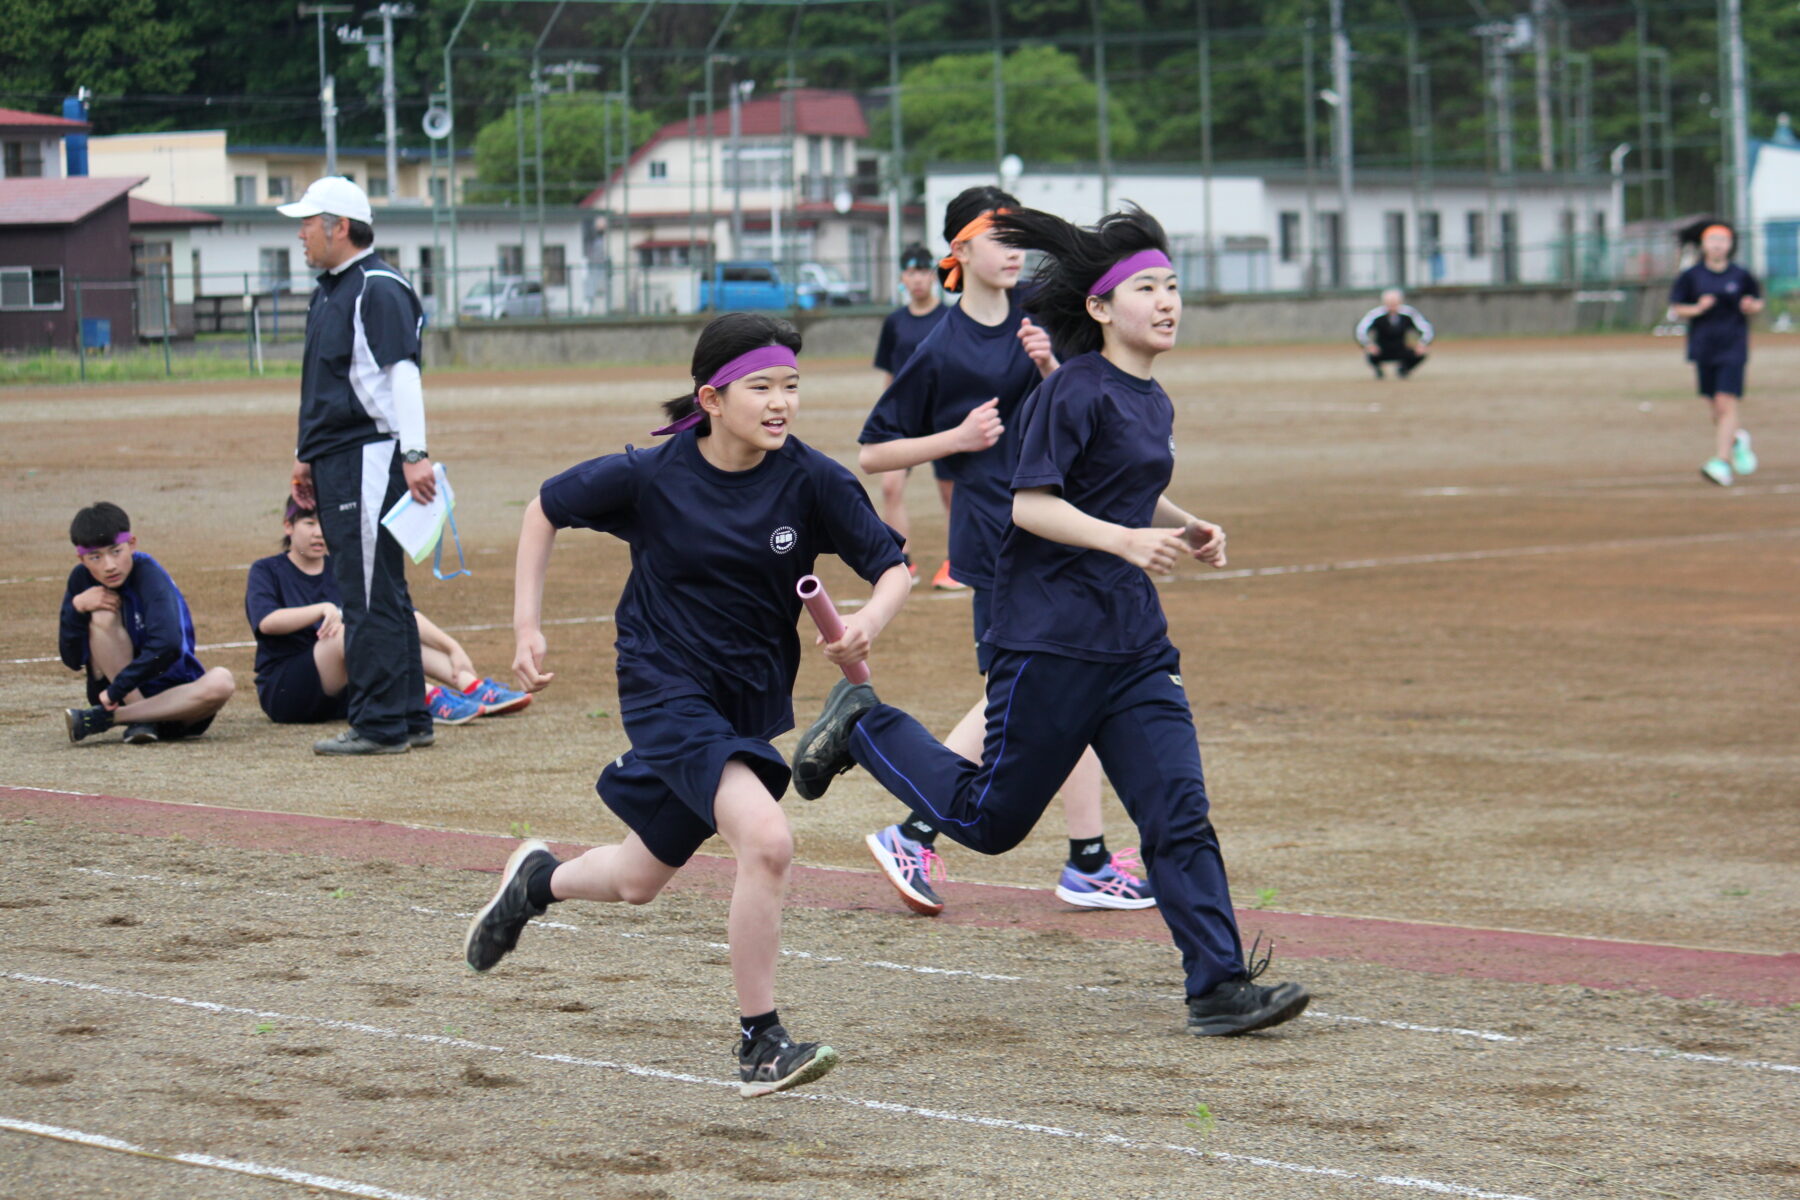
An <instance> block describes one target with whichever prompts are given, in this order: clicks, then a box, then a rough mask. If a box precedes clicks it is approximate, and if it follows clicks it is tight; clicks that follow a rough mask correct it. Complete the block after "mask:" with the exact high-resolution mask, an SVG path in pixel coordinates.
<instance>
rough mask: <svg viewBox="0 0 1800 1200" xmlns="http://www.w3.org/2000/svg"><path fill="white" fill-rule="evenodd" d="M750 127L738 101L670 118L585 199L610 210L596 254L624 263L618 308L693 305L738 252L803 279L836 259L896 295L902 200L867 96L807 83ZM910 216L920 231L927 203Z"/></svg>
mask: <svg viewBox="0 0 1800 1200" xmlns="http://www.w3.org/2000/svg"><path fill="white" fill-rule="evenodd" d="M737 129H738V132H737V135H736V137H735V138H734V137H733V134H732V113H731V110H730V108H729V107H721V108H719V109H718V110H716V111H714V112H713V114H712V117H711V121H710V124H709V122H708V119H707V115H706V114H705V113H704V112H696V113H695V115H694V117H693V119H692V120H691V121H689V120H685V119H684V120H680V121H671V122H670V123H669V124H667V125H664V126H663V127H662V128H661V129H659V130H657V132H656V134H655V135H654V136H652V137H651V138H650V140H649V141H647V142H645V143H644V144H643V145H642V146H640V147H638V149H637V150H636V151H635V152H634V153H633V154H632V155H631V158H630V160H629V162H628V163H627V164H626V165H625V166H624V167H622V168H620V169H619V170H617V171H615V172H614V173H613V175H612V176H611V178H609V179H607V180H606V181H605V182H604V183H602V184H601V185H600V186H599V187H597V188H595V189H594V191H593V193H592V194H590V195H589V196H588V197H587V198H586V199H585V200H583V201H582V205H583V206H584V207H586V208H588V209H591V210H594V211H595V212H597V213H598V214H599V216H598V217H597V219H596V223H595V224H596V229H597V230H598V231H599V236H600V244H599V247H597V250H596V254H597V257H599V258H602V259H604V261H606V262H608V263H609V264H610V265H611V270H612V275H613V278H612V280H611V281H610V282H611V287H610V289H609V292H610V295H611V296H612V300H613V307H614V308H615V309H621V308H630V309H632V310H635V311H638V312H690V311H692V310H693V309H694V308H695V306H696V294H695V293H696V288H695V285H696V281H697V278H698V277H699V276H700V275H702V274H704V273H705V272H706V270H707V269H708V266H709V264H711V263H714V262H722V261H725V260H728V259H772V260H774V261H775V262H777V263H780V264H782V265H783V267H784V268H785V269H786V272H787V274H788V275H790V276H792V275H794V274H795V273H796V272H797V269H798V266H799V264H801V263H806V262H816V263H820V264H824V265H825V266H826V267H828V268H830V269H832V270H834V271H835V272H837V273H838V274H841V275H842V276H843V277H845V278H846V279H848V280H850V281H852V282H853V283H854V284H855V285H857V290H858V294H859V295H860V296H862V297H865V298H869V299H872V300H873V301H874V302H877V303H880V302H884V301H885V300H886V299H887V298H888V297H889V296H890V295H891V293H892V291H893V288H894V283H895V280H896V279H897V276H898V265H897V264H894V263H890V262H888V259H889V258H890V257H892V256H891V255H890V253H889V245H890V232H889V222H888V211H889V210H888V205H887V203H886V200H885V198H884V197H883V195H882V194H881V191H880V178H879V162H878V159H877V158H876V157H875V156H873V155H872V154H870V153H868V152H866V151H865V150H864V149H863V143H864V141H865V140H866V139H867V138H868V136H869V125H868V122H867V120H866V119H865V118H864V117H863V112H862V106H861V104H860V103H859V102H858V101H857V98H856V96H855V95H853V94H852V93H850V92H838V91H826V90H821V89H816V88H795V89H792V90H789V91H784V92H782V93H780V94H779V95H776V96H769V97H761V98H752V99H749V100H747V101H745V102H744V103H743V104H742V105H741V106H740V108H739V110H738V114H737ZM908 219H910V220H911V221H912V222H913V224H912V226H911V227H910V228H908V229H903V230H902V234H903V235H904V236H903V237H902V242H903V243H904V241H907V240H912V239H913V238H916V237H918V236H919V232H920V230H919V228H918V227H917V224H916V222H917V212H916V210H915V211H914V212H913V213H912V214H911V216H910V218H907V217H905V216H903V221H904V220H908ZM739 228H741V230H742V234H741V236H734V230H735V229H739ZM627 296H629V297H630V298H631V302H630V303H629V304H627V303H626V297H627Z"/></svg>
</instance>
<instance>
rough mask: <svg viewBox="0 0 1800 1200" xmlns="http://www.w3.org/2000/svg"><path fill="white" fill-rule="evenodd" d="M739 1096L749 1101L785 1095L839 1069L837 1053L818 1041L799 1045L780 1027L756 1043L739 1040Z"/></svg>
mask: <svg viewBox="0 0 1800 1200" xmlns="http://www.w3.org/2000/svg"><path fill="white" fill-rule="evenodd" d="M737 1056H738V1079H739V1081H740V1082H739V1083H738V1095H740V1096H744V1097H746V1098H754V1097H756V1096H767V1095H769V1094H770V1093H772V1092H785V1091H786V1090H787V1089H789V1088H791V1087H799V1086H800V1085H801V1084H803V1083H811V1082H812V1081H813V1080H815V1079H818V1078H820V1077H821V1076H823V1075H824V1074H825V1073H826V1072H828V1071H830V1070H831V1068H833V1067H835V1066H837V1061H838V1054H837V1051H836V1050H833V1049H832V1048H831V1047H830V1046H821V1045H820V1044H819V1043H817V1042H796V1041H794V1040H793V1039H791V1038H789V1037H788V1031H787V1030H785V1029H783V1028H782V1027H781V1026H779V1025H771V1026H769V1028H767V1029H765V1030H763V1032H762V1034H761V1036H759V1037H758V1038H756V1040H755V1041H746V1040H745V1039H743V1038H741V1037H740V1038H739V1039H738V1052H737Z"/></svg>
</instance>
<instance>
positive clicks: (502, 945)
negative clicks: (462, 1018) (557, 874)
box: [463, 838, 556, 971]
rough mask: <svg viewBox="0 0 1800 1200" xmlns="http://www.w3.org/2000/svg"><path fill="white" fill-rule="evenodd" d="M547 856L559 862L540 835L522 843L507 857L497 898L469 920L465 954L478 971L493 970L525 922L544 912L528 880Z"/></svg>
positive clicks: (517, 939) (510, 948) (514, 941)
mask: <svg viewBox="0 0 1800 1200" xmlns="http://www.w3.org/2000/svg"><path fill="white" fill-rule="evenodd" d="M545 860H548V861H550V862H555V861H556V856H555V855H554V854H551V853H550V847H548V846H546V845H544V843H542V842H540V841H538V840H537V839H536V838H532V839H531V840H530V841H526V842H521V843H519V848H518V849H517V850H514V851H513V852H512V856H511V857H510V858H508V859H507V860H506V869H505V870H504V871H502V872H501V873H500V886H499V888H497V889H496V890H495V892H494V898H493V899H492V900H489V901H488V902H487V903H486V904H485V905H483V906H482V909H481V911H480V912H478V913H476V914H475V919H474V920H472V921H470V922H469V932H468V933H467V934H465V935H464V936H463V958H465V959H466V960H468V963H469V965H470V966H471V967H474V968H475V969H476V970H477V971H488V970H492V969H493V967H494V966H495V964H497V963H498V962H499V961H500V960H501V959H503V958H505V957H506V956H507V955H508V954H511V953H512V952H513V948H514V947H515V946H517V945H518V944H519V935H520V934H521V933H523V932H525V923H526V922H527V921H529V920H531V918H533V917H541V916H543V915H544V910H543V909H542V908H540V907H539V906H537V905H535V904H533V903H532V902H531V895H530V892H529V889H528V886H527V884H528V881H529V880H530V879H531V876H532V873H533V872H535V871H536V870H537V868H538V865H539V864H540V863H542V862H544V861H545Z"/></svg>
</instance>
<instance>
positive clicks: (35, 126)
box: [0, 108, 131, 179]
mask: <svg viewBox="0 0 1800 1200" xmlns="http://www.w3.org/2000/svg"><path fill="white" fill-rule="evenodd" d="M87 129H88V126H87V124H86V123H85V122H82V121H71V120H69V119H68V118H66V117H52V116H49V115H47V114H44V113H34V112H22V111H20V110H19V109H16V108H0V179H61V178H62V177H63V176H64V175H65V174H67V171H66V170H65V168H64V162H63V138H65V137H68V136H69V135H70V134H79V133H86V132H87ZM107 173H108V172H104V171H102V172H92V171H90V172H89V174H107ZM118 173H119V174H120V175H129V174H130V173H131V172H129V171H121V172H118Z"/></svg>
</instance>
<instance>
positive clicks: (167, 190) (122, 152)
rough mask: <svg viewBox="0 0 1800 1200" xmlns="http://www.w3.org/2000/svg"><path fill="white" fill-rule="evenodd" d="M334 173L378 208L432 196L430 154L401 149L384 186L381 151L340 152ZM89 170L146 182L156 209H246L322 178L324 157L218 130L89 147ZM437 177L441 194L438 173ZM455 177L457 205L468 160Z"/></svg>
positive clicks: (469, 170)
mask: <svg viewBox="0 0 1800 1200" xmlns="http://www.w3.org/2000/svg"><path fill="white" fill-rule="evenodd" d="M337 165H338V174H340V175H345V176H348V177H349V178H350V179H352V180H354V181H355V182H356V183H358V184H360V185H361V186H362V189H363V190H364V191H366V192H368V194H369V201H370V203H372V204H374V205H376V206H377V207H379V206H381V205H383V204H390V203H395V202H399V203H403V204H404V203H413V204H425V203H426V202H427V199H426V198H427V197H428V196H429V195H430V194H431V186H432V184H431V161H430V154H429V152H428V151H424V150H414V149H402V150H401V151H400V153H399V168H400V169H399V172H398V176H399V177H398V180H397V181H390V180H389V179H388V177H387V155H386V151H385V150H384V149H382V148H380V147H374V148H371V147H366V146H353V147H348V148H340V149H339V150H338V156H337ZM88 170H89V173H90V174H93V175H143V176H145V177H146V178H147V180H148V182H146V183H145V184H144V185H143V186H142V187H140V188H139V189H138V190H137V193H136V194H137V195H138V196H140V197H142V198H143V199H146V200H153V201H155V202H157V203H159V204H181V205H188V204H199V205H221V206H223V205H232V206H237V207H243V208H249V207H253V206H255V205H259V204H280V203H283V202H285V201H288V200H292V199H294V198H295V197H296V196H298V195H299V194H300V193H301V192H303V191H305V190H306V185H307V184H309V183H311V182H312V181H313V180H315V179H317V178H319V176H321V175H323V174H325V151H324V149H323V148H322V147H318V146H257V145H239V144H227V142H226V138H225V131H224V130H222V129H195V130H185V131H181V132H175V133H122V134H115V135H113V136H111V137H96V138H89V139H88ZM439 172H440V182H439V184H438V186H439V187H440V188H442V187H443V186H444V184H443V182H442V181H441V176H442V175H443V174H445V173H446V171H445V168H444V167H443V166H442V165H440V167H439ZM455 174H456V184H457V193H456V195H457V199H458V200H459V201H460V200H461V199H462V195H463V190H464V189H466V188H467V187H468V184H469V181H470V180H472V179H474V178H475V163H474V159H473V157H472V156H471V155H469V154H467V153H463V154H459V155H458V161H457V166H456V173H455Z"/></svg>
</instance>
